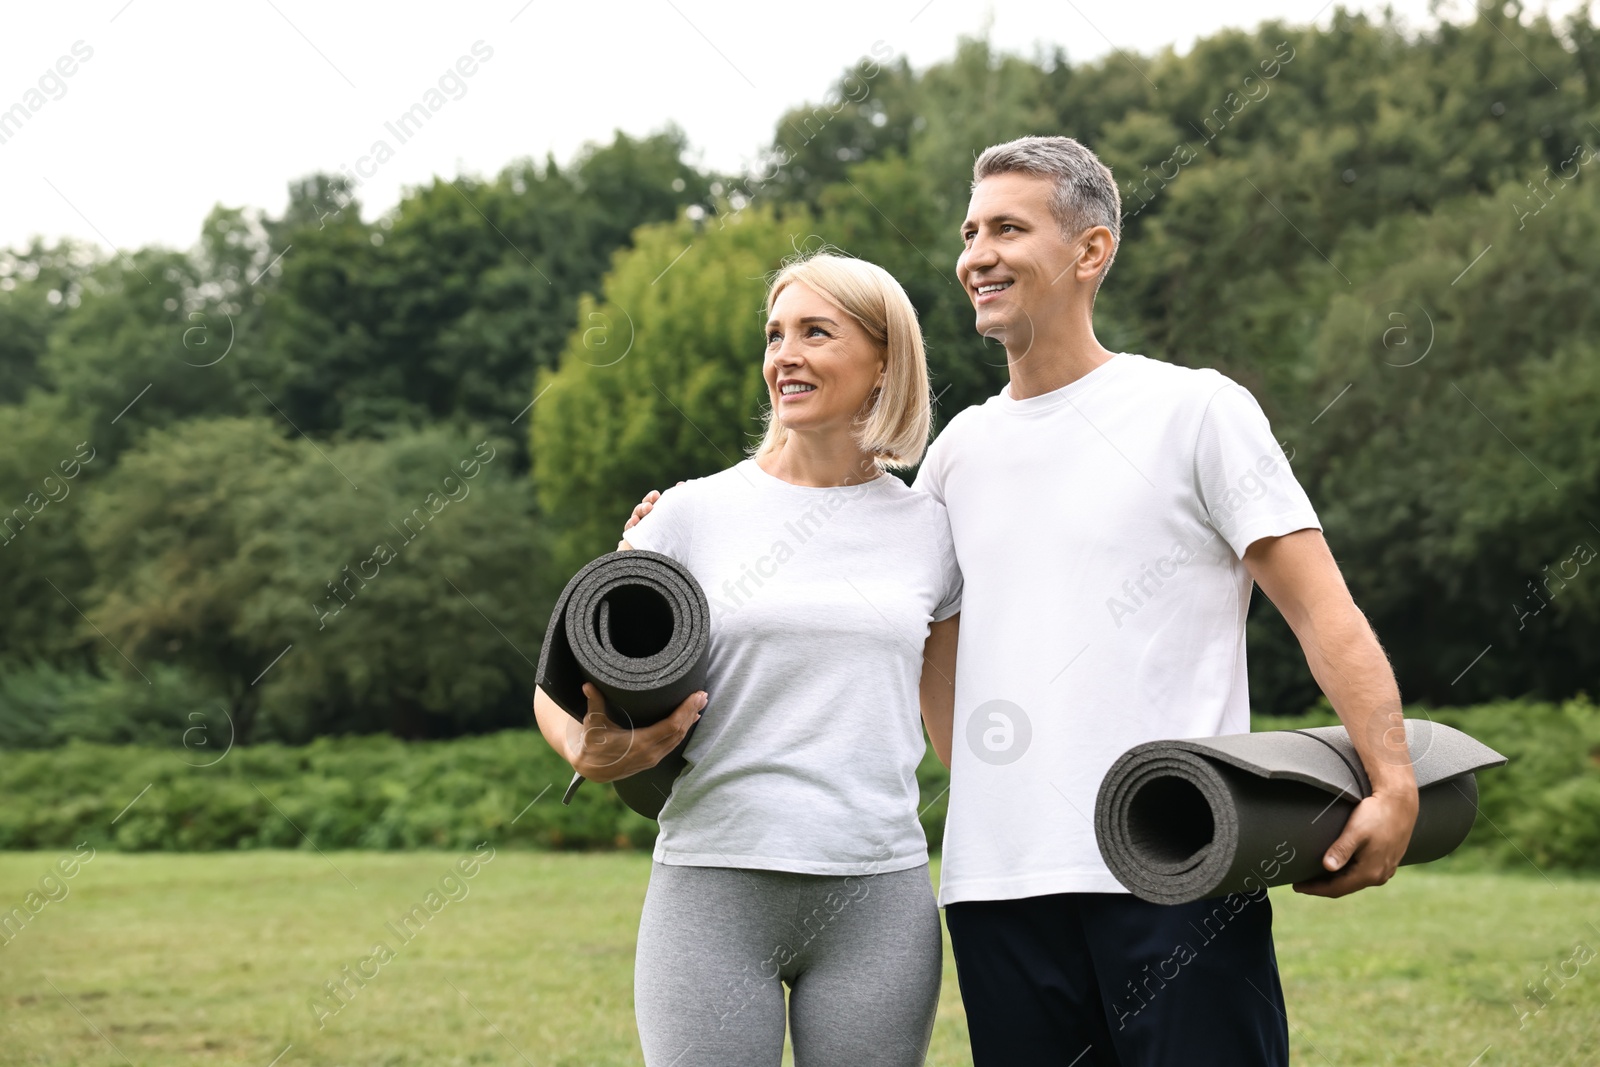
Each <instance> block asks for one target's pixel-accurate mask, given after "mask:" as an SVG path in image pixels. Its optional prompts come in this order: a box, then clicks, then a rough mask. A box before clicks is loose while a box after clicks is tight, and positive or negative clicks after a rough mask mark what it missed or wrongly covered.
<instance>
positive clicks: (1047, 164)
mask: <svg viewBox="0 0 1600 1067" xmlns="http://www.w3.org/2000/svg"><path fill="white" fill-rule="evenodd" d="M973 178H974V182H973V191H972V199H971V202H970V204H969V206H968V211H967V218H966V220H965V221H964V222H963V223H962V227H961V234H962V239H963V242H964V244H965V248H964V250H963V251H962V253H961V257H960V259H959V260H958V261H957V264H956V274H957V277H958V278H959V280H960V281H961V283H962V285H963V287H964V288H965V289H966V292H967V295H968V297H969V298H970V299H971V301H972V303H973V306H974V308H975V310H976V315H977V321H976V326H977V329H978V332H979V333H981V334H983V335H984V336H985V337H988V338H991V339H994V340H997V341H1000V342H1001V343H1002V344H1004V346H1005V349H1006V360H1007V364H1008V366H1009V370H1010V379H1011V380H1010V384H1009V385H1008V386H1007V387H1006V388H1005V390H1003V391H1002V392H1001V393H1000V395H999V396H996V397H994V398H992V399H991V400H989V401H988V402H987V403H986V404H983V405H980V406H977V407H973V408H969V409H968V410H966V411H964V412H962V413H961V414H959V415H957V416H956V417H955V418H954V419H953V420H952V421H951V422H950V424H949V426H948V427H947V428H946V429H945V431H944V432H943V433H942V434H941V435H940V437H939V439H938V440H937V441H935V442H934V444H933V446H932V448H931V449H930V451H929V453H928V457H927V460H926V461H925V462H924V464H923V466H922V469H921V471H920V473H919V476H918V479H917V485H918V487H919V488H922V489H924V490H925V491H927V492H929V493H931V494H933V495H934V496H936V497H938V498H939V499H941V500H943V501H944V503H945V505H946V507H947V508H948V510H949V514H950V523H951V528H952V531H953V533H954V537H955V545H956V552H957V556H958V557H959V560H960V563H961V569H962V574H963V577H964V580H965V585H966V592H965V596H964V599H963V605H962V612H961V616H960V623H959V625H960V641H959V649H958V654H957V656H956V662H955V664H954V666H955V670H954V672H953V673H954V678H955V690H956V692H955V700H954V710H955V712H956V714H955V715H954V716H953V718H954V719H955V720H956V721H954V722H953V723H952V727H953V731H952V732H953V733H954V737H953V739H950V740H949V741H947V744H948V745H950V747H947V748H945V749H943V750H942V751H941V756H943V755H949V756H951V761H950V762H951V792H950V809H949V818H948V822H947V824H946V830H945V844H944V862H943V868H942V871H941V876H940V903H941V904H943V905H945V907H946V921H947V924H948V926H949V929H950V938H951V942H952V946H953V948H954V950H955V955H956V965H957V973H958V976H959V978H960V983H961V992H962V999H963V1001H964V1002H965V1004H966V1009H967V1018H968V1026H969V1029H970V1032H971V1035H972V1046H973V1055H974V1060H975V1062H976V1064H977V1065H978V1067H985V1065H990V1064H996V1065H998V1064H1005V1065H1008V1067H1018V1065H1026V1064H1045V1063H1050V1064H1067V1063H1078V1064H1080V1065H1082V1067H1088V1065H1090V1064H1117V1063H1120V1064H1140V1065H1145V1064H1150V1065H1155V1064H1161V1065H1166V1064H1185V1065H1191V1067H1192V1065H1195V1064H1211V1063H1214V1064H1219V1065H1222V1064H1226V1065H1229V1067H1240V1065H1245V1064H1287V1063H1288V1034H1287V1025H1286V1019H1285V1016H1284V1013H1283V994H1282V991H1281V987H1280V985H1279V982H1278V974H1277V964H1276V960H1275V957H1274V954H1273V947H1272V934H1271V905H1270V904H1269V902H1268V901H1267V899H1266V895H1265V894H1264V893H1263V894H1260V895H1259V898H1258V899H1254V900H1249V899H1245V900H1243V901H1242V902H1240V903H1241V906H1239V907H1238V910H1237V911H1236V912H1235V911H1233V910H1232V909H1231V908H1230V909H1229V910H1228V911H1226V912H1225V914H1227V915H1230V916H1231V919H1230V920H1229V921H1228V922H1227V924H1226V925H1225V926H1223V925H1221V924H1219V923H1218V922H1216V921H1215V920H1213V921H1212V922H1210V923H1209V924H1207V922H1206V919H1207V918H1208V917H1209V916H1211V915H1212V914H1213V913H1214V912H1215V909H1216V906H1217V902H1216V901H1206V902H1200V903H1197V904H1193V905H1182V906H1164V905H1157V904H1148V903H1145V902H1144V901H1140V900H1138V899H1136V898H1134V897H1132V896H1131V895H1129V894H1128V893H1126V892H1125V891H1124V890H1123V889H1122V887H1121V885H1119V884H1118V883H1117V882H1116V880H1115V879H1114V878H1113V877H1112V876H1111V874H1110V873H1109V872H1108V871H1107V869H1106V867H1105V865H1104V863H1103V862H1102V861H1101V859H1100V855H1099V850H1098V848H1097V847H1096V845H1095V838H1094V827H1093V824H1092V822H1091V820H1092V817H1093V814H1094V803H1095V797H1096V794H1097V792H1098V790H1099V787H1100V782H1101V779H1102V778H1103V777H1104V775H1105V772H1106V770H1107V769H1108V768H1109V767H1110V765H1111V763H1112V762H1113V761H1114V760H1115V759H1116V758H1117V757H1118V756H1120V755H1121V754H1122V753H1123V752H1125V751H1126V750H1127V749H1129V748H1131V747H1132V746H1134V745H1136V744H1139V743H1141V742H1145V741H1151V740H1156V739H1160V738H1171V737H1195V736H1214V735H1218V734H1229V733H1243V732H1245V731H1247V730H1249V728H1250V722H1249V700H1248V693H1247V691H1246V674H1245V645H1244V623H1245V611H1246V609H1247V608H1248V606H1249V602H1250V588H1251V582H1252V581H1254V582H1255V583H1256V584H1258V585H1260V586H1261V588H1262V590H1263V591H1264V592H1265V593H1266V594H1267V596H1268V597H1270V598H1271V599H1272V601H1273V603H1274V604H1276V605H1277V606H1278V608H1279V610H1280V611H1281V612H1282V613H1283V616H1284V618H1285V619H1287V620H1288V622H1289V625H1290V626H1291V627H1292V628H1293V630H1294V632H1295V635H1296V636H1297V637H1298V638H1299V640H1300V644H1301V647H1302V648H1303V649H1304V650H1305V654H1306V658H1307V661H1308V662H1309V664H1310V666H1311V670H1312V673H1313V675H1314V676H1315V677H1316V680H1317V683H1318V685H1319V686H1320V687H1321V688H1322V690H1323V692H1325V693H1326V694H1327V695H1328V697H1329V699H1330V701H1331V702H1332V704H1333V706H1334V708H1335V709H1336V710H1337V711H1338V712H1339V715H1340V718H1341V719H1342V720H1343V721H1344V723H1345V725H1346V727H1347V728H1348V730H1349V732H1350V735H1351V738H1352V740H1353V741H1354V742H1355V744H1356V747H1357V750H1358V751H1359V752H1360V754H1361V757H1362V761H1363V763H1364V764H1365V766H1366V769H1367V772H1368V774H1369V776H1370V778H1371V780H1372V783H1373V795H1372V796H1371V797H1369V798H1367V799H1366V800H1364V801H1362V803H1361V804H1360V805H1359V806H1357V808H1356V809H1355V811H1354V812H1353V813H1352V815H1351V817H1350V819H1349V822H1348V823H1347V825H1346V826H1345V829H1344V832H1343V833H1342V834H1341V836H1340V837H1339V839H1338V840H1337V841H1336V842H1335V843H1334V844H1333V846H1332V847H1331V848H1330V849H1329V850H1328V853H1327V856H1326V858H1325V861H1324V866H1325V867H1327V869H1328V870H1329V871H1330V872H1331V873H1330V875H1329V876H1327V877H1326V878H1325V879H1322V880H1319V881H1317V882H1313V883H1307V884H1302V885H1300V886H1297V888H1298V889H1300V890H1302V891H1303V892H1310V893H1318V894H1321V895H1325V896H1339V895H1342V894H1345V893H1349V892H1353V891H1355V890H1357V889H1360V888H1363V887H1365V886H1369V885H1377V884H1381V883H1383V882H1385V881H1387V880H1388V879H1389V878H1390V877H1391V876H1392V875H1393V873H1394V870H1395V867H1396V865H1397V864H1398V862H1399V860H1400V857H1401V856H1402V855H1403V854H1404V852H1405V848H1406V845H1407V843H1408V842H1409V840H1410V836H1411V829H1412V826H1413V824H1414V822H1415V819H1416V808H1417V793H1416V780H1415V777H1414V776H1413V774H1412V770H1411V763H1410V759H1409V756H1408V754H1407V752H1406V749H1405V745H1404V732H1403V731H1402V730H1396V729H1394V727H1396V726H1398V725H1399V723H1400V696H1399V691H1398V689H1397V687H1396V685H1395V681H1394V675H1393V673H1392V672H1391V670H1390V668H1389V664H1388V661H1387V659H1386V657H1385V656H1384V654H1383V651H1382V649H1381V648H1380V647H1379V645H1378V642H1377V639H1376V638H1375V637H1374V636H1373V633H1372V631H1371V629H1370V627H1368V625H1367V623H1366V619H1365V618H1364V617H1363V616H1362V614H1361V613H1360V611H1359V610H1358V609H1357V608H1356V606H1355V604H1354V602H1353V601H1352V600H1351V598H1350V594H1349V592H1348V591H1347V589H1346V588H1345V585H1344V581H1343V579H1342V578H1341V576H1340V574H1339V569H1338V566H1337V564H1335V562H1334V560H1333V557H1332V555H1331V554H1330V552H1329V551H1328V547H1327V544H1326V543H1325V542H1324V540H1323V538H1322V533H1321V529H1320V524H1319V523H1318V522H1317V517H1316V514H1315V512H1314V511H1313V510H1312V508H1311V505H1310V502H1309V501H1308V500H1307V499H1306V496H1305V493H1304V492H1303V491H1302V490H1301V488H1300V486H1299V485H1298V483H1297V482H1296V481H1295V478H1294V475H1293V473H1292V472H1291V471H1290V469H1289V466H1288V462H1287V460H1286V459H1285V458H1284V456H1283V453H1282V450H1281V449H1280V448H1279V447H1278V445H1277V443H1276V441H1275V440H1274V438H1273V436H1272V433H1271V430H1270V428H1269V427H1268V424H1267V420H1266V418H1265V416H1263V415H1262V413H1261V409H1260V408H1259V407H1258V406H1257V405H1256V403H1255V401H1254V400H1253V399H1252V398H1251V396H1250V394H1249V393H1248V392H1246V391H1245V390H1244V389H1243V388H1241V387H1239V386H1238V385H1235V384H1234V383H1232V382H1231V381H1229V380H1228V379H1227V378H1225V377H1223V376H1222V375H1220V374H1218V373H1216V372H1215V371H1210V370H1189V369H1184V368H1180V367H1177V366H1174V365H1172V364H1168V363H1161V362H1157V361H1154V360H1150V359H1146V358H1145V357H1143V356H1138V355H1132V354H1127V353H1122V354H1115V353H1112V352H1109V351H1107V350H1106V349H1105V348H1103V347H1102V346H1101V345H1100V343H1099V342H1098V341H1097V340H1096V338H1095V334H1094V328H1093V323H1092V313H1093V306H1094V297H1095V293H1096V292H1097V290H1098V288H1099V285H1100V283H1101V281H1102V280H1103V279H1104V277H1105V274H1106V271H1107V270H1108V269H1109V268H1110V266H1111V262H1112V259H1113V258H1114V257H1115V255H1116V250H1117V243H1118V239H1119V235H1120V225H1119V223H1120V208H1121V205H1120V200H1119V197H1118V195H1117V188H1116V184H1115V182H1114V181H1113V179H1112V177H1111V173H1110V171H1109V170H1107V169H1106V167H1105V166H1104V164H1102V163H1101V162H1100V160H1099V159H1097V158H1096V157H1095V156H1094V154H1093V153H1092V152H1090V151H1089V150H1088V149H1087V148H1085V147H1084V146H1082V145H1081V144H1079V143H1078V142H1076V141H1074V140H1071V139H1070V138H1065V137H1025V138H1022V139H1021V140H1017V141H1012V142H1009V143H1007V144H1002V145H996V146H994V147H992V148H990V149H988V150H987V151H985V152H984V153H983V154H982V155H981V156H980V157H979V158H978V160H977V162H976V164H975V166H974V171H973ZM1220 310H1221V309H1219V311H1220ZM946 656H948V653H946ZM934 666H941V667H942V666H944V665H941V664H934ZM941 732H942V731H941ZM945 737H946V738H950V733H945ZM935 744H936V745H937V744H938V739H936V741H935ZM1271 858H1272V857H1266V856H1264V857H1261V859H1262V860H1263V861H1267V860H1270V859H1271ZM1219 926H1221V928H1220V929H1217V927H1219ZM1152 979H1153V980H1152ZM1079 1056H1081V1057H1082V1058H1081V1059H1075V1057H1079Z"/></svg>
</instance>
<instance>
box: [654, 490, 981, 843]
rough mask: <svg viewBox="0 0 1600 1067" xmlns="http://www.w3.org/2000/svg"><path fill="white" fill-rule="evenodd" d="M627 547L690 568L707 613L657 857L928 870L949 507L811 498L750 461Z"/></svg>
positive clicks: (864, 497)
mask: <svg viewBox="0 0 1600 1067" xmlns="http://www.w3.org/2000/svg"><path fill="white" fill-rule="evenodd" d="M626 537H627V541H628V544H629V545H631V546H632V547H634V548H642V549H649V550H651V551H654V552H660V553H662V554H663V555H667V556H671V557H672V558H673V559H675V560H677V561H678V562H680V563H682V564H683V565H684V566H686V567H688V568H689V571H690V572H691V573H692V574H693V575H694V576H695V579H696V580H697V581H699V583H700V585H701V587H702V588H703V589H704V590H705V592H706V596H707V599H708V600H709V601H710V604H711V661H710V676H709V678H708V680H707V683H706V693H707V694H708V697H709V699H708V701H707V704H706V707H705V710H704V711H703V712H702V713H701V718H700V722H699V724H698V725H697V726H696V728H695V733H694V736H693V737H692V738H691V739H690V741H689V747H688V748H687V749H686V750H685V752H684V756H685V758H686V759H687V760H688V762H689V766H688V768H687V769H686V770H685V771H684V772H683V774H682V775H680V776H679V778H678V780H677V783H676V784H675V785H674V786H673V788H672V794H671V796H670V797H669V798H668V800H667V804H666V806H665V807H664V808H663V809H662V810H661V819H660V821H661V834H660V836H659V837H658V838H657V839H656V848H655V858H656V859H657V860H659V861H660V862H662V863H670V864H679V865H687V866H698V867H749V868H758V869H763V870H776V871H794V872H798V873H802V874H831V875H851V874H872V873H877V872H881V871H895V870H903V869H906V868H909V867H915V866H919V865H920V864H923V863H926V862H927V860H928V846H927V838H926V836H925V835H924V834H923V832H922V826H921V824H920V823H919V822H918V821H917V798H918V790H917V775H916V772H917V764H918V763H919V762H920V761H921V759H922V756H923V753H924V751H925V745H924V741H923V734H922V719H921V705H920V703H919V701H918V696H917V692H918V685H919V683H920V680H921V677H922V651H923V645H924V644H925V643H926V641H927V636H928V626H929V624H930V623H932V622H934V621H937V620H942V619H945V618H948V617H949V616H951V615H953V614H955V612H956V611H958V610H959V609H960V604H961V572H960V571H959V570H958V569H957V567H956V563H955V552H954V549H953V548H952V546H951V543H950V526H949V523H948V522H947V521H946V520H945V515H944V507H943V506H942V505H940V504H939V503H938V502H937V501H935V500H934V499H933V498H932V497H929V496H928V495H927V494H925V493H918V492H915V491H914V490H912V489H911V488H910V487H908V486H907V485H906V484H905V483H904V482H902V481H900V479H898V478H895V477H892V476H891V475H888V474H882V475H879V476H878V477H877V478H875V479H873V480H872V481H869V482H864V483H862V484H860V485H854V486H838V487H816V488H813V487H808V486H799V485H791V484H790V483H788V482H785V481H783V480H781V479H779V478H775V477H773V476H772V475H770V474H768V473H766V472H765V471H763V470H762V469H761V468H760V467H759V466H758V465H757V464H756V463H754V462H753V461H750V460H745V461H743V462H741V463H739V464H738V465H736V466H734V467H730V468H728V469H727V470H725V471H722V472H720V473H718V474H713V475H711V476H710V477H707V478H700V479H696V480H695V481H691V482H686V483H684V484H683V485H680V486H677V487H676V488H673V489H668V490H667V491H666V492H665V493H663V494H662V496H661V499H660V501H659V502H657V504H656V506H655V508H654V509H653V510H652V511H651V512H650V514H649V515H647V516H645V518H644V519H643V520H642V521H641V522H640V523H639V525H637V526H635V527H634V528H633V529H632V530H629V531H628V533H627V535H626Z"/></svg>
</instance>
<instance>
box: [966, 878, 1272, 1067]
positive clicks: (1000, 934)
mask: <svg viewBox="0 0 1600 1067" xmlns="http://www.w3.org/2000/svg"><path fill="white" fill-rule="evenodd" d="M945 923H946V925H947V926H948V927H949V929H950V943H951V947H952V948H953V950H954V952H955V958H956V976H957V978H958V979H959V980H960V983H961V999H962V1002H963V1003H964V1004H965V1006H966V1010H967V1030H968V1032H969V1034H970V1035H971V1039H972V1059H973V1064H974V1067H1036V1065H1037V1067H1044V1065H1046V1064H1048V1065H1050V1067H1111V1065H1116V1067H1169V1065H1171V1067H1176V1065H1180V1064H1181V1065H1183V1067H1208V1065H1213V1064H1214V1065H1216V1067H1287V1065H1288V1063H1289V1025H1288V1018H1287V1016H1286V1015H1285V1014H1284V1006H1283V987H1282V986H1281V985H1280V984H1279V982H1278V961H1277V956H1276V955H1275V954H1274V952H1273V948H1272V904H1271V902H1270V901H1269V900H1268V899H1267V894H1266V892H1265V890H1261V891H1258V893H1257V894H1255V895H1250V894H1244V893H1235V894H1231V895H1229V896H1226V897H1217V898H1214V899H1211V900H1201V901H1196V902H1194V903H1192V904H1178V905H1167V904H1150V903H1147V902H1145V901H1142V900H1140V899H1138V898H1137V897H1134V896H1130V895H1128V894H1126V893H1060V894H1055V895H1053V896H1042V897H1026V898H1023V899H1021V900H977V901H962V902H960V903H956V904H951V905H949V906H948V907H947V908H946V909H945Z"/></svg>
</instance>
